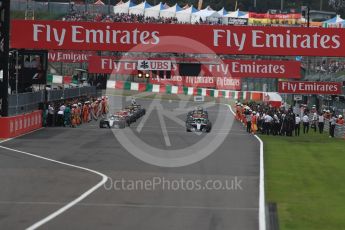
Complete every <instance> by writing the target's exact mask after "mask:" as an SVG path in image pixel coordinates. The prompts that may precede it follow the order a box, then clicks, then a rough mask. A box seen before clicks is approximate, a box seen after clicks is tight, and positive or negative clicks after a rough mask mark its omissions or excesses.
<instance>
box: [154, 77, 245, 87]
mask: <svg viewBox="0 0 345 230" xmlns="http://www.w3.org/2000/svg"><path fill="white" fill-rule="evenodd" d="M150 83H152V84H159V85H177V86H187V87H196V88H215V89H222V90H241V79H239V78H230V77H212V76H200V77H191V76H172V77H171V78H170V79H166V78H159V77H157V78H156V77H154V78H150Z"/></svg>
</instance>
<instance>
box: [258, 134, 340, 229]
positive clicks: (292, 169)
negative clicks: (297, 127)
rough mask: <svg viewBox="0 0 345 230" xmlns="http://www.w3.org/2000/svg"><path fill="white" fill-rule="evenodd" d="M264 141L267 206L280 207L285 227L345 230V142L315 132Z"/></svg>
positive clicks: (280, 217) (268, 137) (263, 137)
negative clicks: (272, 204)
mask: <svg viewBox="0 0 345 230" xmlns="http://www.w3.org/2000/svg"><path fill="white" fill-rule="evenodd" d="M260 137H261V138H262V140H263V142H264V156H265V190H266V202H276V203H277V205H278V215H279V223H280V229H281V230H309V229H313V230H315V229H320V230H321V229H322V230H335V229H338V230H340V229H345V183H344V181H345V141H344V140H343V139H333V138H329V137H328V135H326V134H325V135H320V134H318V133H314V131H312V132H309V134H308V135H303V134H301V136H300V137H274V136H264V135H261V136H260Z"/></svg>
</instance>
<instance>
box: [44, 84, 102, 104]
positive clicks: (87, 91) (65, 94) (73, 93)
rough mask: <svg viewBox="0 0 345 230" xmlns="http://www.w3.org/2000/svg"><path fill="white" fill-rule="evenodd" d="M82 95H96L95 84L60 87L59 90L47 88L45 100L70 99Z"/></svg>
mask: <svg viewBox="0 0 345 230" xmlns="http://www.w3.org/2000/svg"><path fill="white" fill-rule="evenodd" d="M82 96H97V89H96V87H95V86H87V87H79V88H70V89H61V90H48V91H47V101H57V100H64V99H70V98H75V97H82Z"/></svg>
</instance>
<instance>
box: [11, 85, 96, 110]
mask: <svg viewBox="0 0 345 230" xmlns="http://www.w3.org/2000/svg"><path fill="white" fill-rule="evenodd" d="M82 96H90V97H97V96H98V92H97V89H96V87H95V86H86V87H78V88H67V89H57V90H47V91H44V90H42V91H38V92H31V93H21V94H13V95H9V97H8V104H9V106H8V115H9V116H14V115H18V114H23V113H28V112H31V111H34V110H37V109H40V106H39V105H40V103H44V102H50V101H58V100H65V99H70V98H76V97H82Z"/></svg>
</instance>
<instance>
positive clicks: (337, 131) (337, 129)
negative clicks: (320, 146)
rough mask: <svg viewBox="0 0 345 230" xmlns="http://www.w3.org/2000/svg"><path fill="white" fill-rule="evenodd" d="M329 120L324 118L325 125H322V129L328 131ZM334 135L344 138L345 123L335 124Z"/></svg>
mask: <svg viewBox="0 0 345 230" xmlns="http://www.w3.org/2000/svg"><path fill="white" fill-rule="evenodd" d="M329 127H330V124H329V120H327V119H325V126H324V131H325V132H329ZM334 137H335V138H345V125H339V124H336V125H335V130H334Z"/></svg>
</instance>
